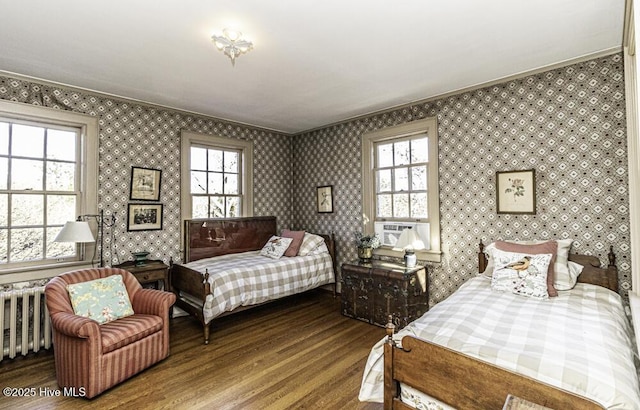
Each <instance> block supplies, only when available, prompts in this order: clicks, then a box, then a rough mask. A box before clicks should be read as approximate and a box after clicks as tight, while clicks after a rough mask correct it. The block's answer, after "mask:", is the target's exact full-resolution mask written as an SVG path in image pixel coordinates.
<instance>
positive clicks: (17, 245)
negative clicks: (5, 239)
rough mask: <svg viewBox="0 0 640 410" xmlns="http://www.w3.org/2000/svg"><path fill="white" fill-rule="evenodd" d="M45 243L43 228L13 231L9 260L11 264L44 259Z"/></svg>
mask: <svg viewBox="0 0 640 410" xmlns="http://www.w3.org/2000/svg"><path fill="white" fill-rule="evenodd" d="M43 241H44V229H43V228H28V229H12V230H11V249H10V250H9V259H10V260H11V262H24V261H30V260H37V259H42V258H43V257H44V255H43V243H44V242H43Z"/></svg>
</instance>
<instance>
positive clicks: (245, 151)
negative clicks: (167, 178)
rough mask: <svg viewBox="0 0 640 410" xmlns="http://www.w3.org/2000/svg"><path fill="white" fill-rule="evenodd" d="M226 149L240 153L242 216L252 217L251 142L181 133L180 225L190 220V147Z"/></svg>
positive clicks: (187, 132) (188, 132)
mask: <svg viewBox="0 0 640 410" xmlns="http://www.w3.org/2000/svg"><path fill="white" fill-rule="evenodd" d="M194 144H200V145H204V146H211V147H219V148H228V149H235V150H240V151H242V157H243V158H242V214H241V216H253V142H251V141H245V140H238V139H232V138H225V137H218V136H215V135H209V134H200V133H196V132H191V131H184V130H183V131H181V145H180V168H181V175H180V178H181V180H182V183H181V184H180V186H181V195H180V202H181V204H180V209H181V211H180V213H181V224H182V225H184V221H185V220H187V219H191V176H190V167H189V164H190V163H191V145H194Z"/></svg>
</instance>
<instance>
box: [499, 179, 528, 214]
mask: <svg viewBox="0 0 640 410" xmlns="http://www.w3.org/2000/svg"><path fill="white" fill-rule="evenodd" d="M496 211H497V213H498V214H520V215H535V214H536V171H535V169H528V170H522V171H498V172H496Z"/></svg>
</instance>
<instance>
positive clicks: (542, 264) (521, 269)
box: [491, 249, 553, 299]
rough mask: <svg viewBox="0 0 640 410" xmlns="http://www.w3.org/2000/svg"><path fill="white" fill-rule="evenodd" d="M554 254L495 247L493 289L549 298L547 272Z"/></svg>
mask: <svg viewBox="0 0 640 410" xmlns="http://www.w3.org/2000/svg"><path fill="white" fill-rule="evenodd" d="M552 256H553V255H552V254H550V253H549V254H537V255H527V254H524V253H515V252H505V251H501V250H500V249H495V250H494V251H493V257H494V263H495V270H494V271H493V276H492V278H491V289H493V290H496V291H502V292H512V293H515V294H516V295H522V296H529V297H532V298H537V299H547V298H548V297H549V293H548V291H547V272H548V271H549V264H550V263H551V258H552Z"/></svg>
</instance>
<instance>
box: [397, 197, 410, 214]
mask: <svg viewBox="0 0 640 410" xmlns="http://www.w3.org/2000/svg"><path fill="white" fill-rule="evenodd" d="M393 216H394V217H396V218H408V217H409V194H396V195H394V196H393Z"/></svg>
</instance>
